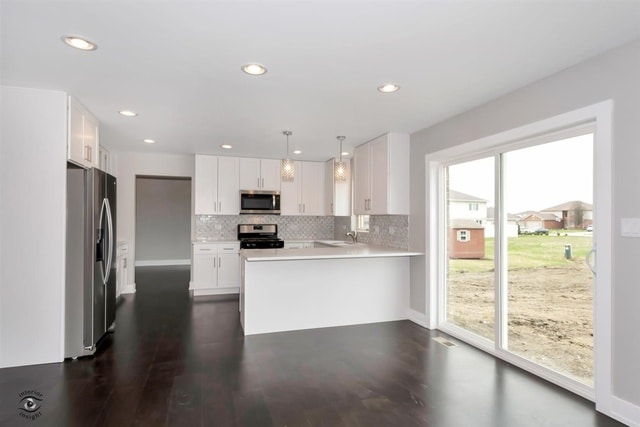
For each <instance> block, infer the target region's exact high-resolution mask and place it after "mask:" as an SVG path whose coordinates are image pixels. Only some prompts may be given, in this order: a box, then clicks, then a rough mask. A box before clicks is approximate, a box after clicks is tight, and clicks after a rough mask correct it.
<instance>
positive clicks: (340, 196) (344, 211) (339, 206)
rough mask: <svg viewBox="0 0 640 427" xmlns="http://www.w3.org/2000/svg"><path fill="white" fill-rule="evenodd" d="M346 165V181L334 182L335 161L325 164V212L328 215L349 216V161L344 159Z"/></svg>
mask: <svg viewBox="0 0 640 427" xmlns="http://www.w3.org/2000/svg"><path fill="white" fill-rule="evenodd" d="M344 162H345V163H346V170H345V174H346V180H345V181H340V182H336V180H335V178H334V165H335V163H336V160H335V159H331V160H329V161H327V162H326V163H325V172H324V174H325V191H324V194H325V201H324V204H325V211H326V212H327V214H328V215H334V216H350V215H351V161H350V160H349V159H344Z"/></svg>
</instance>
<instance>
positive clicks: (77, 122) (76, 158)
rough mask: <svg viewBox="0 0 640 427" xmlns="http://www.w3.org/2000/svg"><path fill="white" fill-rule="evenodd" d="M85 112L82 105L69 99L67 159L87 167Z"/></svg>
mask: <svg viewBox="0 0 640 427" xmlns="http://www.w3.org/2000/svg"><path fill="white" fill-rule="evenodd" d="M83 113H84V111H83V109H82V107H81V106H80V104H78V102H77V101H76V100H75V99H73V98H69V112H68V116H69V141H68V145H67V158H68V159H69V160H71V161H72V162H74V163H77V164H79V165H82V166H85V162H84V126H83V118H82V115H83Z"/></svg>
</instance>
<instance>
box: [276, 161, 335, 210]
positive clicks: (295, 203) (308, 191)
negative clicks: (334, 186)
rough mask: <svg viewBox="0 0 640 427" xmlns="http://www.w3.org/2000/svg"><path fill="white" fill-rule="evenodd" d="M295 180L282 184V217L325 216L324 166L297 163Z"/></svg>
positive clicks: (313, 163)
mask: <svg viewBox="0 0 640 427" xmlns="http://www.w3.org/2000/svg"><path fill="white" fill-rule="evenodd" d="M295 167H296V173H295V178H294V179H293V181H291V182H287V181H283V182H282V183H281V190H280V192H281V199H280V210H281V212H282V215H325V209H324V202H325V196H324V190H325V188H324V187H325V177H324V172H325V171H324V168H325V166H324V164H323V163H320V162H295Z"/></svg>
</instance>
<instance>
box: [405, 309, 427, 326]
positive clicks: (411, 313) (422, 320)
mask: <svg viewBox="0 0 640 427" xmlns="http://www.w3.org/2000/svg"><path fill="white" fill-rule="evenodd" d="M407 317H408V319H409V320H411V321H412V322H413V323H415V324H417V325H420V326H422V327H423V328H427V329H429V318H428V317H427V315H426V314H424V313H420V312H419V311H415V310H413V309H411V308H410V309H409V310H408V311H407Z"/></svg>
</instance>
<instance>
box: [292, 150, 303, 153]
mask: <svg viewBox="0 0 640 427" xmlns="http://www.w3.org/2000/svg"><path fill="white" fill-rule="evenodd" d="M293 154H302V151H300V150H293Z"/></svg>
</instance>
